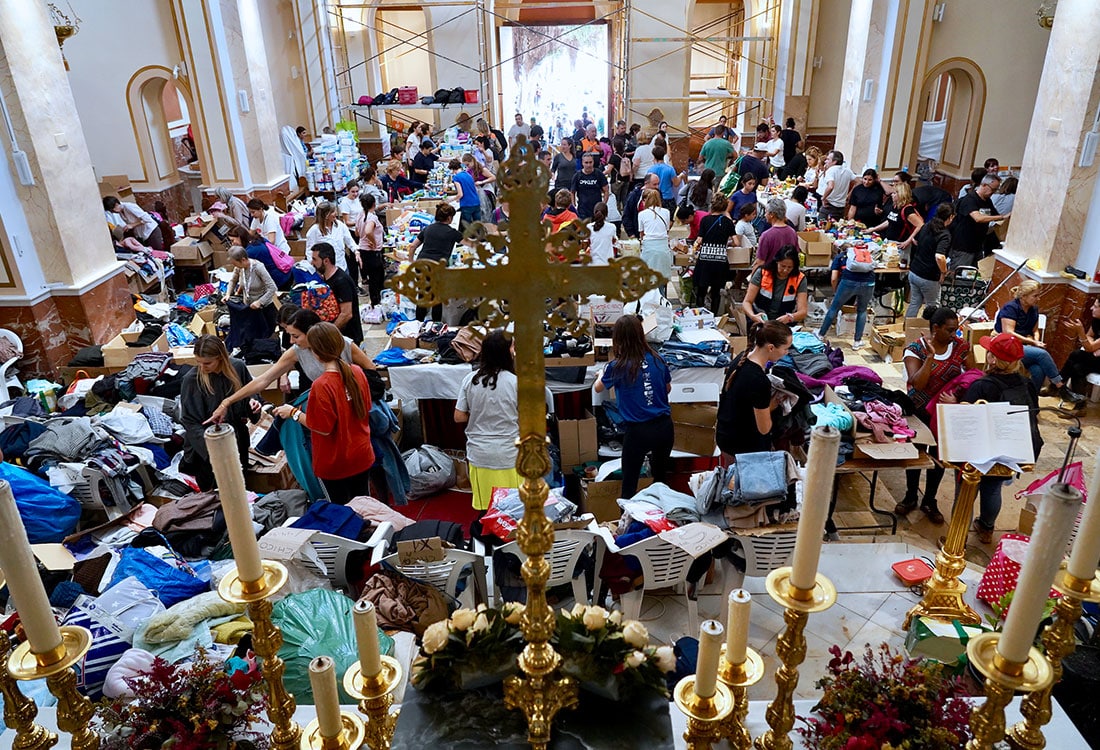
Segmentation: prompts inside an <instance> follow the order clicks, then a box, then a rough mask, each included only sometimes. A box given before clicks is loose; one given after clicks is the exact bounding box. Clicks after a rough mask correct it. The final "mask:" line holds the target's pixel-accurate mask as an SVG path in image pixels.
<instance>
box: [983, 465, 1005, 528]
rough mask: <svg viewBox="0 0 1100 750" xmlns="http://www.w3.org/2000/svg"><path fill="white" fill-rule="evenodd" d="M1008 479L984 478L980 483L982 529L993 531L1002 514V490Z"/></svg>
mask: <svg viewBox="0 0 1100 750" xmlns="http://www.w3.org/2000/svg"><path fill="white" fill-rule="evenodd" d="M1009 481H1011V479H1010V478H1008V477H982V479H981V481H980V482H979V483H978V508H979V510H978V523H980V524H981V525H982V528H984V529H988V530H990V531H992V530H993V528H994V526H995V525H996V523H997V515H998V514H999V513H1000V512H1001V490H1002V489H1003V488H1004V486H1005V484H1006V483H1007V482H1009Z"/></svg>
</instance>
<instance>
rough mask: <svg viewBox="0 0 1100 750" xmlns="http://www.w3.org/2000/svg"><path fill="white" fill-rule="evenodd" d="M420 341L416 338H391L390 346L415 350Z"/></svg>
mask: <svg viewBox="0 0 1100 750" xmlns="http://www.w3.org/2000/svg"><path fill="white" fill-rule="evenodd" d="M418 343H419V339H417V338H416V337H415V336H390V346H391V347H394V346H396V347H398V348H399V349H415V348H416V345H417V344H418Z"/></svg>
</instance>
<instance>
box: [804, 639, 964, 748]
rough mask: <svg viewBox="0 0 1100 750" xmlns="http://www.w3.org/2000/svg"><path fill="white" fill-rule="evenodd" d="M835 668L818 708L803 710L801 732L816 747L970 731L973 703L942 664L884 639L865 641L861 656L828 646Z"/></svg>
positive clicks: (906, 742)
mask: <svg viewBox="0 0 1100 750" xmlns="http://www.w3.org/2000/svg"><path fill="white" fill-rule="evenodd" d="M829 653H831V654H832V655H833V659H832V660H831V661H830V662H829V674H828V675H827V676H826V677H824V678H822V679H821V680H819V681H818V682H817V687H818V688H821V689H823V690H824V691H825V692H824V695H822V697H821V700H820V701H818V703H817V705H816V706H814V714H815V716H809V717H804V716H800V717H798V718H799V721H801V722H803V723H805V724H806V726H805V727H799V728H798V733H799V734H801V735H802V737H803V738H804V739H805V741H806V746H807V747H810V748H814V750H883V749H884V748H893V749H894V750H901V748H911V749H912V750H916V749H917V748H942V750H954V749H956V748H957V749H958V750H961V748H963V747H964V746H965V745H966V742H967V740H969V739H970V709H971V707H970V703H969V702H968V701H967V700H966V698H965V693H964V692H963V690H962V687H961V684H960V682H959V681H958V680H957V679H955V678H952V677H950V676H949V674H948V673H947V671H946V668H945V667H944V665H942V664H939V663H938V662H934V661H921V660H916V659H907V658H905V657H904V656H902V655H900V654H896V653H893V652H892V651H891V650H890V647H889V646H887V645H886V644H882V645H880V646H879V647H878V648H877V649H874V648H872V647H871V646H867V651H866V653H865V654H864V655H863V658H862V659H860V660H859V661H856V659H855V658H854V657H853V656H852V654H851V652H844V653H843V654H841V652H840V648H839V647H838V646H833V647H832V648H830V649H829Z"/></svg>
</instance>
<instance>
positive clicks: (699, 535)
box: [658, 523, 729, 557]
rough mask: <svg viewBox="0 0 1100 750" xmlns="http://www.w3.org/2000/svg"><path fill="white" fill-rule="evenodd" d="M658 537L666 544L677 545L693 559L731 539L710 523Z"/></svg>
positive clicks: (692, 525) (692, 524) (693, 525)
mask: <svg viewBox="0 0 1100 750" xmlns="http://www.w3.org/2000/svg"><path fill="white" fill-rule="evenodd" d="M658 536H660V537H661V538H662V539H664V540H665V541H666V542H669V543H670V544H674V545H676V546H677V547H679V548H680V549H682V550H683V551H684V552H687V553H688V554H689V555H691V556H692V557H699V555H701V554H703V553H704V552H710V551H711V550H712V549H714V548H715V547H717V546H718V545H719V544H721V543H722V542H724V541H726V540H727V539H729V537H728V536H726V532H724V531H722V530H721V529H720V528H718V527H717V526H714V525H712V524H709V523H689V524H687V525H686V526H680V527H679V528H676V529H671V530H669V531H662V532H661V533H660V534H659V535H658Z"/></svg>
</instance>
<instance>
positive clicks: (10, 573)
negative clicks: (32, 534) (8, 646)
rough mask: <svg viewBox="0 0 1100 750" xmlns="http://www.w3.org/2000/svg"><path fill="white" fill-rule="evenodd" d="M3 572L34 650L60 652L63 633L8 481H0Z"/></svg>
mask: <svg viewBox="0 0 1100 750" xmlns="http://www.w3.org/2000/svg"><path fill="white" fill-rule="evenodd" d="M0 570H2V571H3V577H5V578H7V581H8V591H9V592H10V593H11V598H12V603H13V604H15V609H16V611H17V612H19V619H20V621H22V623H23V630H24V631H25V632H26V634H27V641H28V642H30V644H31V651H32V652H33V653H36V654H48V653H49V652H51V651H53V650H54V649H56V648H57V647H58V646H60V645H61V630H60V629H59V628H58V627H57V620H55V619H54V616H53V610H52V609H50V600H49V597H47V596H46V588H45V587H44V586H43V585H42V579H41V578H39V577H38V564H37V563H36V562H35V561H34V553H33V552H31V545H30V542H29V541H28V540H27V530H26V529H25V528H24V527H23V519H22V518H21V517H20V516H19V508H18V507H17V506H16V504H15V497H14V496H12V494H11V485H10V484H8V483H7V482H6V481H4V480H0ZM3 668H5V667H3V666H0V669H3Z"/></svg>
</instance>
